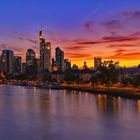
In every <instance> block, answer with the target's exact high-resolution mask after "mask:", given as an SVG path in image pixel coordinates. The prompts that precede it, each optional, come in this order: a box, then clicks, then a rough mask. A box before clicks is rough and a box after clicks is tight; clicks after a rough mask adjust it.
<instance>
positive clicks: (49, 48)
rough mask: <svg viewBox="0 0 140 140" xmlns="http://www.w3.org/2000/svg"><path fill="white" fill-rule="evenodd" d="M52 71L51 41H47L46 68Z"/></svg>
mask: <svg viewBox="0 0 140 140" xmlns="http://www.w3.org/2000/svg"><path fill="white" fill-rule="evenodd" d="M45 69H47V70H49V71H51V43H50V42H47V43H46V68H45Z"/></svg>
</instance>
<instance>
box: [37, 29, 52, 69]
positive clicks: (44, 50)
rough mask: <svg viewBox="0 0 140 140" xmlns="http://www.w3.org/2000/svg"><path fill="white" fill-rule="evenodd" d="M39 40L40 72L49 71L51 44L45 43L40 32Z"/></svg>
mask: <svg viewBox="0 0 140 140" xmlns="http://www.w3.org/2000/svg"><path fill="white" fill-rule="evenodd" d="M39 39H40V70H41V71H45V70H48V71H51V43H50V42H46V41H45V39H44V38H43V36H42V31H40V32H39Z"/></svg>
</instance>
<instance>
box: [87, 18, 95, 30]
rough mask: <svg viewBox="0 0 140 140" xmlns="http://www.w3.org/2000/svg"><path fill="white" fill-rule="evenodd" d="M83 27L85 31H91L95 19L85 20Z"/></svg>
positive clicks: (93, 27)
mask: <svg viewBox="0 0 140 140" xmlns="http://www.w3.org/2000/svg"><path fill="white" fill-rule="evenodd" d="M84 27H85V29H86V30H87V31H91V32H93V31H94V29H95V27H96V22H95V21H92V20H91V21H87V22H86V23H85V24H84Z"/></svg>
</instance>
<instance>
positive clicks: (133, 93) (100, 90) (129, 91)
mask: <svg viewBox="0 0 140 140" xmlns="http://www.w3.org/2000/svg"><path fill="white" fill-rule="evenodd" d="M5 85H13V86H29V87H36V88H42V89H53V90H74V91H81V92H89V93H91V94H105V95H111V96H118V97H124V98H132V99H140V89H138V88H133V87H131V88H130V87H110V88H109V89H108V88H106V87H103V86H100V87H92V86H82V85H81V86H80V85H78V86H74V85H66V84H58V83H55V84H37V85H35V84H27V83H26V84H19V83H18V84H17V83H14V84H11V83H7V84H5Z"/></svg>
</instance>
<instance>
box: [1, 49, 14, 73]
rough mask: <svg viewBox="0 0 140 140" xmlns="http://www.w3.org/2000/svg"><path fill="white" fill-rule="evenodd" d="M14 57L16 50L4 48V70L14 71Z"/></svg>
mask: <svg viewBox="0 0 140 140" xmlns="http://www.w3.org/2000/svg"><path fill="white" fill-rule="evenodd" d="M13 57H14V52H13V51H12V50H2V55H1V64H2V71H3V72H5V73H7V74H9V73H13Z"/></svg>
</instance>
